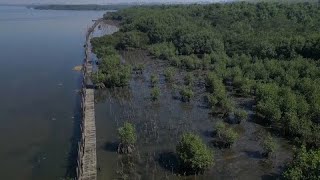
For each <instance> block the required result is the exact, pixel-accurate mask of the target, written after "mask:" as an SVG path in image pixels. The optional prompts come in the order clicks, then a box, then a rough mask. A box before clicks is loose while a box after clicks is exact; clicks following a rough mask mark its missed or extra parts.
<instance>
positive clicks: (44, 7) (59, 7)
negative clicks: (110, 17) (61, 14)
mask: <svg viewBox="0 0 320 180" xmlns="http://www.w3.org/2000/svg"><path fill="white" fill-rule="evenodd" d="M132 6H135V4H110V5H97V4H81V5H62V4H51V5H29V6H27V7H28V8H32V9H37V10H75V11H88V10H89V11H104V10H119V9H124V8H128V7H132Z"/></svg>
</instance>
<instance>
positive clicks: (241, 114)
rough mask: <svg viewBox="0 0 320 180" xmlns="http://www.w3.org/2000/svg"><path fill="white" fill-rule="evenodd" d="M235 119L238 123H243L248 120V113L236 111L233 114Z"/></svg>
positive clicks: (240, 110)
mask: <svg viewBox="0 0 320 180" xmlns="http://www.w3.org/2000/svg"><path fill="white" fill-rule="evenodd" d="M234 115H235V118H236V119H237V120H238V122H239V123H240V122H241V121H245V120H246V119H247V118H248V113H247V111H245V110H242V109H237V110H236V111H235V112H234Z"/></svg>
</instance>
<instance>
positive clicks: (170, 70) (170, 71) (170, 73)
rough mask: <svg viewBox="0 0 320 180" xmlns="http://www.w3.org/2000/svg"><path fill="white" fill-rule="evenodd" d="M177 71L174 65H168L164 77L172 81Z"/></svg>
mask: <svg viewBox="0 0 320 180" xmlns="http://www.w3.org/2000/svg"><path fill="white" fill-rule="evenodd" d="M174 73H175V69H174V68H173V67H168V68H166V69H165V70H164V77H165V78H166V81H168V82H171V81H172V79H173V76H174Z"/></svg>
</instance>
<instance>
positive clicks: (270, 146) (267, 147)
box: [262, 133, 277, 157]
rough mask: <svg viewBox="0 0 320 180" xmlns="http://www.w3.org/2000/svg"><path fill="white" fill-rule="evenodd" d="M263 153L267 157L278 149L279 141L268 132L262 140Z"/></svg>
mask: <svg viewBox="0 0 320 180" xmlns="http://www.w3.org/2000/svg"><path fill="white" fill-rule="evenodd" d="M262 148H263V151H264V152H263V154H264V155H265V156H266V157H269V156H270V155H271V154H272V153H274V152H275V151H276V149H277V143H276V142H275V140H274V138H273V137H272V136H271V134H270V133H268V134H267V135H266V136H265V138H264V139H263V141H262Z"/></svg>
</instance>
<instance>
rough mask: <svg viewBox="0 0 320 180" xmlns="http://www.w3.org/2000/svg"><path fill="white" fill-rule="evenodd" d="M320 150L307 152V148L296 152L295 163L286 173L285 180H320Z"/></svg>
mask: <svg viewBox="0 0 320 180" xmlns="http://www.w3.org/2000/svg"><path fill="white" fill-rule="evenodd" d="M319 169H320V150H319V149H318V150H309V151H308V150H307V149H306V148H305V147H302V148H300V149H299V150H296V152H295V155H294V160H293V162H292V163H291V164H290V165H289V167H288V169H287V170H286V171H285V172H284V179H286V180H298V179H310V180H316V179H319Z"/></svg>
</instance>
